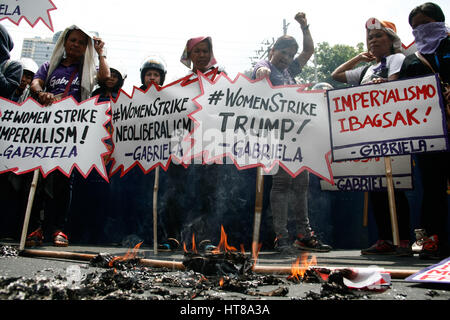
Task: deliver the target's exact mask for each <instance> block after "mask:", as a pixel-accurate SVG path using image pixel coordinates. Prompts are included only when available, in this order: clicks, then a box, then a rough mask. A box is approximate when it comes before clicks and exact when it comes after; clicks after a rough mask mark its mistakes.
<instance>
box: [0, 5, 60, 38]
mask: <svg viewBox="0 0 450 320" xmlns="http://www.w3.org/2000/svg"><path fill="white" fill-rule="evenodd" d="M51 10H56V7H55V5H54V4H53V2H52V1H51V0H1V1H0V21H1V20H4V19H8V20H10V21H11V22H13V23H14V24H16V25H19V23H20V20H22V19H25V20H26V21H27V22H28V23H29V24H30V25H31V26H32V27H34V26H35V25H36V24H37V23H38V21H39V20H42V22H44V24H45V25H46V26H47V27H48V28H49V29H50V30H51V31H53V24H52V20H51V18H50V11H51Z"/></svg>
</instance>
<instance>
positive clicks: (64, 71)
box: [34, 61, 81, 102]
mask: <svg viewBox="0 0 450 320" xmlns="http://www.w3.org/2000/svg"><path fill="white" fill-rule="evenodd" d="M49 66H50V62H49V61H47V62H44V63H43V64H42V66H41V67H40V68H39V70H38V71H37V72H36V74H35V75H34V79H41V80H43V81H44V82H45V81H46V79H47V73H48V68H49ZM80 68H81V65H80V64H72V65H70V66H68V67H66V66H64V65H62V64H59V66H58V67H57V68H56V69H55V70H54V71H53V72H52V74H51V75H50V77H49V78H48V81H47V85H46V87H45V91H47V92H50V93H53V94H54V95H57V94H61V93H64V91H65V90H66V87H67V84H68V83H69V80H70V78H71V76H72V73H74V72H75V76H74V78H73V81H72V84H71V85H70V89H69V93H68V95H69V96H73V97H74V99H75V100H77V101H78V102H80V101H81V91H80V88H81V85H80V84H81V79H80V75H79V72H78V70H79V69H80Z"/></svg>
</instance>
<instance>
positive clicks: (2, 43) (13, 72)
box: [0, 24, 23, 232]
mask: <svg viewBox="0 0 450 320" xmlns="http://www.w3.org/2000/svg"><path fill="white" fill-rule="evenodd" d="M13 47H14V42H13V40H12V38H11V36H10V35H9V33H8V30H6V28H5V27H4V26H3V25H1V24H0V97H3V98H5V99H9V100H11V98H12V96H13V94H14V91H15V90H16V89H17V87H18V86H19V84H20V81H21V78H22V72H23V70H22V64H21V63H20V62H18V61H14V60H11V59H10V57H11V55H10V52H11V50H12V49H13ZM16 177H17V176H16V175H15V174H14V173H11V172H8V173H2V174H0V190H2V192H1V193H0V196H1V197H2V199H1V200H2V202H3V201H11V200H12V199H14V196H15V195H16V191H17V189H16V187H18V186H17V185H16V186H14V184H13V181H14V180H16ZM5 206H6V204H5ZM5 211H6V210H5ZM3 219H6V221H8V220H9V221H11V220H12V219H7V218H6V214H2V215H1V220H3ZM1 220H0V222H2V221H1ZM14 220H15V217H14ZM1 225H2V226H6V225H7V224H6V223H1ZM0 231H2V232H3V230H1V229H0ZM5 232H7V231H6V230H5Z"/></svg>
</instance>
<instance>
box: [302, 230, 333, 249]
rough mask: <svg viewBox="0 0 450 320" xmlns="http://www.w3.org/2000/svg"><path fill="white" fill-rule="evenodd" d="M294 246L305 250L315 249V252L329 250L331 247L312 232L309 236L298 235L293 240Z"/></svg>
mask: <svg viewBox="0 0 450 320" xmlns="http://www.w3.org/2000/svg"><path fill="white" fill-rule="evenodd" d="M294 247H295V248H297V249H300V250H305V251H315V252H329V251H330V250H331V249H332V248H331V246H329V245H327V244H324V243H322V241H320V240H319V239H318V238H317V237H316V236H315V235H314V234H311V236H310V237H299V236H297V238H296V239H295V241H294Z"/></svg>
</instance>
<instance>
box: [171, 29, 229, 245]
mask: <svg viewBox="0 0 450 320" xmlns="http://www.w3.org/2000/svg"><path fill="white" fill-rule="evenodd" d="M180 61H181V63H182V64H184V65H185V66H186V67H188V68H189V69H190V70H189V73H188V76H190V77H189V79H190V80H193V79H195V78H196V77H197V72H201V73H203V74H206V73H208V72H209V71H212V70H214V69H215V68H217V73H220V72H224V70H223V69H222V68H220V67H218V66H217V61H216V58H215V57H214V52H213V45H212V39H211V37H205V36H201V37H196V38H191V39H189V40H188V41H187V42H186V46H185V48H184V50H183V53H182V55H181V58H180ZM202 160H203V159H202ZM219 170H220V168H219V167H218V166H217V165H214V164H206V163H204V164H202V165H190V166H189V168H187V169H185V168H184V167H183V166H181V165H177V164H174V163H173V162H171V164H170V167H169V169H168V182H167V183H168V191H167V195H168V196H167V202H166V203H167V219H168V224H169V225H170V228H171V230H168V231H169V232H168V236H171V237H172V238H176V237H180V238H179V239H181V240H182V241H184V242H186V241H187V240H188V239H189V240H190V239H191V237H192V235H193V234H195V237H196V238H197V240H196V241H197V247H198V248H200V249H204V250H207V251H208V250H211V249H213V248H215V246H214V245H212V242H211V239H213V237H214V236H215V235H216V234H218V233H219V232H218V231H217V230H218V226H219V225H220V224H219V223H218V222H217V221H214V222H213V220H214V215H215V213H216V206H215V204H216V202H217V198H216V184H217V183H218V179H219ZM187 186H189V189H188V188H187ZM192 188H194V190H195V192H196V194H195V197H196V199H198V200H199V201H196V204H198V205H199V208H198V209H197V208H193V207H191V206H190V205H188V203H187V202H188V201H187V199H186V197H181V196H180V195H183V194H186V191H188V190H192ZM216 224H217V225H216ZM215 227H217V229H215ZM172 243H173V241H172Z"/></svg>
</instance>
